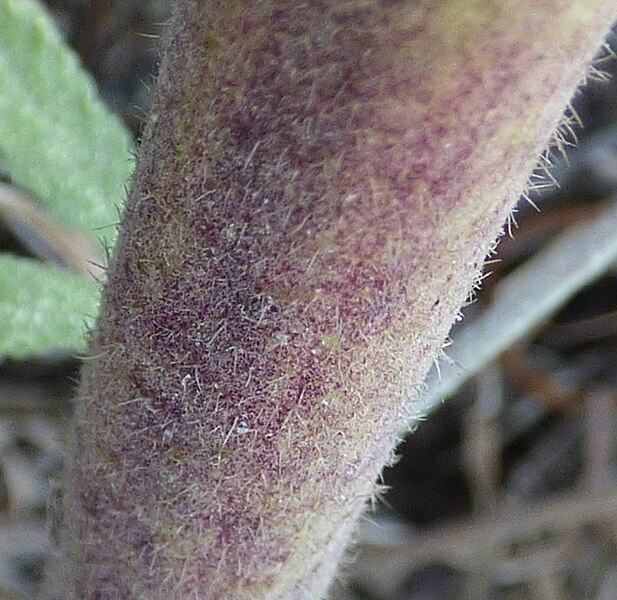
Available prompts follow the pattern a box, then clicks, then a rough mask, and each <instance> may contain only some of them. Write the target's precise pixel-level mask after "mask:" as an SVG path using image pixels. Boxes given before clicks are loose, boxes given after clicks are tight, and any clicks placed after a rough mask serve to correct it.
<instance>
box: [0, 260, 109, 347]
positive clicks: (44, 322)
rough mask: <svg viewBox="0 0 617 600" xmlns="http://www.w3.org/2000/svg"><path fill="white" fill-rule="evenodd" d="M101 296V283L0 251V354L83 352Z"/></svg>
mask: <svg viewBox="0 0 617 600" xmlns="http://www.w3.org/2000/svg"><path fill="white" fill-rule="evenodd" d="M99 297H100V290H99V285H98V284H97V283H95V282H94V281H91V280H88V279H86V278H85V277H81V276H79V275H75V274H73V273H71V272H69V271H65V270H63V269H59V268H57V267H53V266H51V265H47V264H45V263H42V262H39V261H36V260H33V259H30V258H21V257H16V256H12V255H9V254H0V357H2V356H4V357H6V356H8V357H11V358H15V359H20V358H27V357H30V356H33V355H37V354H41V353H43V352H45V351H48V350H50V349H56V348H62V349H67V350H70V351H75V350H82V349H83V348H85V346H86V336H85V332H86V331H87V329H88V328H91V327H92V325H93V323H94V318H95V315H96V313H97V311H98V304H99Z"/></svg>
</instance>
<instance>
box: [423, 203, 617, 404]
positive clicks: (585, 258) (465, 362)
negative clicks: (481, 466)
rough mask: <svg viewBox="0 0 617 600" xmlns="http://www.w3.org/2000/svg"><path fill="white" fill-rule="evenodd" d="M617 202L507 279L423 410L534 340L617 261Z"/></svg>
mask: <svg viewBox="0 0 617 600" xmlns="http://www.w3.org/2000/svg"><path fill="white" fill-rule="evenodd" d="M615 231H617V201H613V202H612V204H611V205H610V206H609V207H608V208H607V209H606V210H605V211H604V212H603V213H601V214H600V216H599V217H598V218H597V219H595V220H594V221H593V222H591V223H588V224H586V225H581V226H577V227H574V228H573V229H572V230H570V231H567V232H566V233H564V234H563V235H561V236H559V237H558V238H557V239H556V240H555V241H553V242H552V243H550V244H549V245H548V247H547V248H545V249H544V250H543V251H541V252H540V253H539V254H538V255H537V256H535V257H534V258H532V259H530V260H529V261H527V263H525V264H524V265H523V266H521V267H519V268H518V269H517V270H516V271H514V272H513V273H512V274H511V275H509V276H508V277H507V278H505V279H504V280H503V281H502V282H501V283H500V284H499V285H498V286H497V287H496V290H495V300H494V302H493V304H492V305H491V306H490V307H489V308H488V309H486V311H484V312H483V313H482V314H481V315H480V316H479V317H478V318H477V319H476V320H475V321H474V322H472V323H470V324H469V325H467V326H466V327H464V328H463V329H461V330H460V331H459V332H458V333H457V334H456V336H455V338H454V342H453V344H452V345H451V346H450V347H449V348H448V352H447V353H448V356H449V360H448V361H447V362H446V361H442V363H441V364H440V368H439V371H438V370H437V369H433V371H432V372H431V373H429V376H428V378H427V380H426V382H427V389H426V392H425V393H424V395H423V397H422V400H421V401H422V405H421V408H422V410H423V411H425V412H426V413H429V412H431V411H433V410H434V409H435V408H436V407H437V406H439V404H440V402H441V401H442V400H443V399H444V398H446V397H448V396H450V395H452V394H453V393H454V392H455V391H456V390H457V389H458V387H459V386H460V385H462V384H463V383H464V382H465V381H466V380H467V379H469V378H470V377H472V376H474V375H476V374H477V373H478V372H479V371H480V370H481V369H482V368H483V367H484V366H485V365H487V364H488V363H490V362H491V361H493V360H494V359H495V358H496V357H497V356H499V354H501V353H502V352H503V351H504V350H506V349H507V348H509V347H510V346H511V345H512V344H513V343H515V342H516V341H518V340H520V339H521V338H523V337H524V336H526V335H528V334H529V333H530V332H531V331H533V329H535V328H536V327H538V326H539V325H540V324H541V323H542V322H543V321H544V320H546V319H547V318H548V317H549V316H550V315H551V314H552V313H554V312H555V311H556V310H557V309H559V308H560V307H561V306H562V305H563V304H564V303H565V302H566V301H567V300H568V299H570V298H571V297H572V296H573V295H574V294H575V293H576V292H577V291H578V290H580V289H581V288H582V287H583V286H585V285H587V284H589V283H590V282H591V281H593V280H594V279H596V278H597V277H599V276H600V275H602V274H603V273H604V272H605V271H606V270H607V269H608V268H609V267H610V265H611V264H612V263H613V262H615V261H616V260H617V235H615Z"/></svg>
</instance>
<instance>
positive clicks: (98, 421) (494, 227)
mask: <svg viewBox="0 0 617 600" xmlns="http://www.w3.org/2000/svg"><path fill="white" fill-rule="evenodd" d="M616 16H617V3H616V2H614V1H607V0H571V1H566V0H510V1H508V2H505V1H504V2H498V1H493V0H472V1H469V0H464V1H463V0H444V1H440V2H436V1H427V0H424V1H423V0H415V1H411V0H398V1H397V0H349V1H344V2H342V1H340V0H317V1H315V2H303V1H300V0H285V1H284V2H283V1H278V0H277V1H274V0H261V1H257V0H253V1H249V0H234V1H227V2H219V1H215V0H206V1H204V0H200V1H197V0H178V2H177V3H176V8H175V16H174V19H173V21H172V23H171V26H170V36H169V40H168V43H167V45H166V50H165V55H164V60H163V63H162V65H161V71H160V75H159V81H158V89H157V93H156V99H155V102H154V106H153V109H152V113H151V116H150V120H149V124H148V127H147V129H146V133H145V135H144V139H143V141H142V145H141V150H140V156H139V159H138V162H137V169H136V173H135V177H134V180H133V185H132V188H131V191H130V194H129V198H128V202H127V205H126V210H125V214H124V219H123V223H122V227H121V233H120V240H119V244H118V247H117V250H116V252H115V255H114V257H113V261H112V264H111V267H110V269H109V274H108V283H107V285H106V287H105V293H104V303H103V307H102V311H101V314H100V318H99V321H98V326H97V329H96V331H95V332H94V334H93V337H92V343H91V347H92V358H91V359H89V360H87V361H86V363H85V366H84V370H83V379H82V382H81V387H80V393H79V402H78V405H77V411H76V420H75V434H74V441H73V443H72V449H71V459H70V465H69V477H68V483H67V491H66V504H65V510H66V521H67V528H66V531H65V537H66V539H65V551H66V562H65V567H66V571H67V573H68V577H69V579H70V581H71V586H72V587H71V589H70V590H69V591H68V592H67V591H66V590H64V597H68V596H69V595H70V594H73V596H74V597H76V598H79V599H88V598H92V599H93V598H110V599H116V598H127V599H128V598H151V599H155V598H161V599H163V598H165V599H169V598H178V599H183V598H199V599H204V600H207V599H212V600H214V599H216V600H225V599H228V600H231V599H234V600H248V599H252V600H256V599H263V600H265V599H267V600H275V599H276V600H278V599H281V600H283V599H285V600H290V599H292V600H300V599H309V598H321V597H322V596H323V595H324V594H325V593H326V591H327V588H328V585H329V583H330V581H331V579H332V577H333V576H334V574H335V572H336V570H337V568H338V565H339V563H340V560H341V557H342V556H343V553H344V549H345V547H346V545H347V544H348V541H349V539H350V536H351V535H352V531H353V527H354V523H355V522H356V520H357V519H358V517H359V515H360V514H361V512H362V510H363V507H364V506H365V503H366V501H367V499H369V498H370V497H371V496H373V495H374V494H375V492H376V485H375V483H374V482H375V480H376V478H377V476H378V474H379V471H380V469H381V468H382V466H383V465H384V463H386V462H387V461H388V460H389V459H390V457H391V456H392V451H393V448H394V446H395V444H396V442H397V439H398V434H399V433H400V431H399V430H400V428H401V427H402V425H403V424H404V423H405V422H407V421H408V419H409V416H410V414H414V413H416V412H419V408H418V407H417V405H416V404H415V403H414V398H415V396H416V392H417V390H418V389H419V386H420V385H421V382H422V379H423V377H424V375H425V373H426V371H427V369H428V367H429V366H430V364H431V362H432V361H433V360H434V359H435V357H436V356H437V354H438V352H439V351H440V349H441V347H442V344H443V341H444V338H445V336H446V335H447V332H448V329H449V327H450V325H451V323H452V321H453V319H454V317H455V315H456V314H457V311H458V309H459V307H460V306H461V304H462V303H463V302H464V301H465V299H466V297H467V295H468V294H469V292H470V289H471V288H472V285H473V284H474V282H476V281H477V278H478V274H479V271H480V268H481V265H482V262H483V259H484V257H485V256H486V254H487V253H488V252H489V250H490V249H491V247H492V245H493V243H494V240H495V238H496V236H497V235H498V233H499V232H500V229H501V227H502V225H503V222H504V221H505V219H506V217H507V215H508V213H509V211H510V210H511V209H512V207H513V205H514V204H515V202H516V201H517V199H518V197H519V195H520V193H521V192H522V191H523V189H524V187H525V182H526V179H527V177H528V175H529V173H530V172H531V170H532V168H533V167H534V165H535V163H536V160H537V157H538V156H539V154H540V153H541V152H542V150H543V149H544V148H545V147H546V145H547V143H548V141H549V139H550V138H551V135H552V134H553V133H554V132H555V130H556V128H557V126H558V124H559V122H560V119H561V118H562V113H563V110H564V107H566V106H567V103H568V101H569V99H570V97H571V95H572V93H573V91H574V89H575V87H576V86H577V84H579V83H580V81H581V79H582V78H583V76H584V74H585V73H586V72H587V71H588V68H589V65H590V62H591V59H592V56H593V54H594V51H595V49H596V48H597V47H598V46H599V45H600V44H601V42H602V40H603V39H604V36H605V35H606V33H607V31H608V27H609V25H610V23H611V21H612V19H614V18H615V17H616ZM50 595H52V596H53V593H50Z"/></svg>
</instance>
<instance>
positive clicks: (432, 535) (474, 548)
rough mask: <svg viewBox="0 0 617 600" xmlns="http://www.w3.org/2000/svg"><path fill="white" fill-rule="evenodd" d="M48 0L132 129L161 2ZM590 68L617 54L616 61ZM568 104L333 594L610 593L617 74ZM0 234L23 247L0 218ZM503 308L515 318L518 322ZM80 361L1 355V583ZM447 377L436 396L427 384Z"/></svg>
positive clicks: (390, 599)
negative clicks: (571, 126)
mask: <svg viewBox="0 0 617 600" xmlns="http://www.w3.org/2000/svg"><path fill="white" fill-rule="evenodd" d="M46 4H47V5H48V6H49V8H50V9H51V11H52V13H53V15H54V17H55V18H56V20H57V23H58V25H59V27H60V29H61V30H62V32H63V34H64V35H65V36H66V39H67V41H68V42H69V43H70V44H71V45H72V46H73V48H74V49H75V50H76V52H77V53H78V54H79V55H80V57H81V60H82V62H83V63H84V65H85V66H86V68H87V69H88V70H89V71H90V72H91V73H92V74H93V75H94V77H95V78H96V80H97V82H98V84H99V86H100V90H101V93H102V95H103V97H104V98H105V100H106V101H107V102H108V104H109V106H111V107H112V109H113V110H115V111H116V112H117V113H118V114H119V115H121V117H122V118H123V119H124V121H125V123H126V124H127V125H128V127H129V128H130V129H131V131H132V132H133V134H134V136H135V138H136V139H138V138H139V133H140V128H141V127H142V124H143V119H144V115H145V114H146V111H147V108H148V104H149V99H150V89H151V83H152V78H153V74H154V72H155V69H156V64H157V58H158V54H157V50H156V38H157V36H158V35H159V33H160V32H161V30H162V24H163V23H164V22H165V20H166V19H167V18H168V16H169V15H168V11H169V4H170V3H168V2H163V1H160V0H90V1H89V0H46ZM614 45H615V47H617V44H614ZM598 67H599V68H600V69H602V70H603V71H606V72H607V73H609V72H611V71H616V70H617V59H605V60H603V61H602V63H601V64H599V65H598ZM573 108H574V111H575V112H576V114H577V115H579V116H580V119H581V120H582V122H583V123H584V125H585V127H584V129H580V128H578V129H577V131H576V136H577V137H578V145H577V146H576V147H575V146H572V147H571V148H569V149H568V152H567V160H565V159H564V158H563V157H562V156H560V155H559V154H558V153H556V154H555V156H554V157H553V158H552V160H553V163H554V168H553V171H552V173H553V176H554V178H555V179H556V180H557V183H558V184H559V185H558V186H557V185H551V186H550V189H546V186H543V185H540V186H538V188H539V189H537V190H534V191H531V192H530V196H531V200H532V202H533V203H535V204H537V205H539V206H540V207H541V211H540V212H539V211H537V210H535V209H534V207H533V205H532V203H530V202H528V201H525V200H523V201H522V202H521V205H520V207H519V210H518V211H517V213H516V215H515V216H514V221H515V222H513V223H512V224H511V227H510V229H511V234H512V235H511V236H510V235H506V236H505V237H504V239H503V241H502V242H501V243H500V245H499V247H498V251H497V253H496V254H495V256H492V257H491V260H490V264H488V265H487V269H486V273H487V277H486V278H485V280H484V282H483V287H482V290H481V291H480V292H479V293H478V294H477V296H476V298H475V301H474V302H473V303H470V304H469V306H467V307H466V308H465V310H464V314H465V318H464V319H463V320H462V321H461V322H460V323H458V324H457V326H456V327H455V329H454V330H453V332H452V338H453V340H454V342H453V345H452V353H450V350H449V349H446V354H448V355H450V359H444V360H443V361H442V365H443V373H442V381H441V384H440V383H439V378H438V377H434V378H433V380H432V383H429V386H428V387H427V393H426V399H425V403H426V408H427V410H429V411H430V413H431V414H430V417H429V418H427V419H426V420H425V421H424V422H422V423H420V424H419V426H417V427H415V428H414V429H415V431H414V433H413V434H411V435H409V436H407V438H406V440H405V441H404V443H403V444H402V445H401V447H400V448H399V455H400V457H399V460H398V462H397V464H396V465H395V466H393V467H391V468H388V469H386V471H385V472H384V473H383V481H382V483H383V485H384V486H386V488H387V491H386V492H384V494H383V496H382V497H381V498H380V501H379V502H378V504H377V506H376V507H375V509H374V511H372V512H370V513H369V514H367V517H366V518H365V519H364V521H363V523H362V525H361V527H360V530H359V533H358V536H357V545H356V547H355V549H354V550H353V551H352V553H351V554H352V556H353V557H354V559H355V560H353V561H352V560H351V559H350V561H349V565H350V566H349V568H348V570H347V573H346V574H345V576H344V578H343V579H342V581H341V582H340V583H338V584H337V585H336V586H335V588H334V589H333V591H332V600H354V599H355V600H450V599H455V598H470V599H478V600H484V599H487V600H488V599H493V598H495V599H500V600H501V599H508V600H510V599H512V600H514V599H529V598H534V599H535V598H537V599H538V600H553V599H564V600H567V599H573V600H579V599H594V600H611V599H613V600H614V599H617V484H616V478H615V454H616V444H615V438H616V429H615V425H616V424H617V415H616V411H615V402H616V400H617V369H616V366H617V262H616V263H615V264H614V265H613V266H611V267H609V268H608V269H607V268H605V267H603V268H602V269H598V267H597V266H595V267H594V266H593V265H596V264H597V262H598V260H600V262H601V259H602V258H603V257H606V256H609V254H610V244H611V239H610V238H611V237H612V238H615V243H617V228H616V229H614V236H613V235H611V234H612V231H613V230H612V229H611V228H610V227H609V229H608V235H607V231H605V230H604V233H603V234H602V235H600V234H598V233H597V231H598V230H597V227H601V225H602V223H604V224H606V223H608V222H609V221H608V217H607V216H606V215H607V212H606V211H609V212H610V210H611V207H613V206H614V203H615V201H616V200H617V196H616V192H617V82H616V80H615V78H614V77H613V78H611V77H608V76H607V77H603V76H602V75H601V74H598V75H596V76H595V77H593V79H592V80H591V81H590V83H589V85H588V86H587V87H586V88H585V89H584V90H583V91H582V92H581V93H579V94H578V96H577V97H576V98H575V100H574V102H573ZM568 140H570V141H573V139H572V138H571V137H568ZM613 212H615V211H614V210H613ZM613 218H614V217H613ZM616 222H617V221H616ZM594 227H595V228H596V229H594ZM572 232H582V233H580V234H579V233H577V234H576V235H572ZM583 238H584V239H583ZM556 239H557V240H561V241H558V242H556V241H555V240H556ZM581 239H583V242H584V244H583V246H577V245H576V244H577V243H579V242H580V240H581ZM577 240H578V241H577ZM583 242H580V243H583ZM556 243H562V246H563V248H562V249H561V250H560V252H561V254H560V256H564V255H565V256H567V257H570V256H571V257H572V258H571V259H570V258H568V261H570V260H571V262H568V261H566V266H565V269H566V272H568V273H569V272H573V271H574V270H576V269H581V270H582V271H583V276H582V279H579V281H578V283H577V284H574V283H572V284H567V285H568V286H569V287H567V286H566V287H567V289H566V291H565V292H563V294H562V296H561V297H560V299H558V300H555V301H554V302H553V305H552V306H551V307H549V308H548V309H546V310H544V312H542V311H541V312H540V313H538V314H536V313H534V309H535V307H538V306H541V305H542V302H541V300H542V298H544V297H545V296H546V295H548V292H550V291H551V290H552V289H553V288H554V287H555V285H554V284H553V283H552V282H554V280H555V277H557V278H558V281H560V282H561V281H565V280H566V279H567V277H564V276H562V275H559V274H557V275H556V274H555V271H554V270H555V268H556V263H557V262H558V261H556V260H555V259H554V256H555V254H554V253H555V252H556V250H555V248H553V247H552V246H554V245H555V244H556ZM581 247H584V248H585V251H584V252H583V250H581ZM560 248H561V246H560ZM564 248H565V249H564ZM0 250H10V251H11V252H14V253H21V254H24V255H27V252H28V251H27V250H26V248H25V246H24V245H23V244H22V241H21V239H20V238H19V237H18V236H17V235H16V234H15V232H14V230H13V229H10V228H9V227H7V226H5V225H3V224H2V222H1V221H0ZM568 253H570V254H568ZM583 255H584V257H586V259H587V262H584V261H583V262H584V264H582V265H580V264H579V262H580V261H581V260H582V259H581V257H583ZM577 261H579V262H577ZM608 262H609V263H610V262H611V261H608ZM586 265H587V266H586ZM590 265H591V266H590ZM525 268H527V269H528V272H527V273H526V275H525V278H524V279H520V277H521V276H520V275H519V274H520V273H521V272H522V271H521V269H525ZM594 269H595V271H594ZM598 271H601V274H599V273H598ZM517 277H518V278H519V279H517ZM521 281H524V283H521ZM581 282H583V283H581ZM542 284H545V285H546V286H548V287H547V290H546V291H545V292H543V291H542ZM527 285H528V286H529V291H527V287H525V286H527ZM579 288H580V289H579ZM512 289H514V290H517V291H518V293H520V292H521V290H523V292H524V295H525V296H526V297H527V298H528V299H531V302H530V304H531V307H527V306H522V304H521V303H520V302H519V303H518V304H517V303H516V302H517V301H516V299H514V300H512V298H513V296H512V294H509V292H508V291H509V290H512ZM508 302H510V304H508ZM512 302H514V304H512ZM517 307H518V308H517ZM518 309H520V310H518ZM517 310H518V312H517ZM500 311H501V312H500ZM515 313H516V319H518V320H517V322H520V323H522V325H521V327H520V328H519V332H518V333H517V335H516V336H512V335H511V334H510V333H509V326H510V325H511V323H512V322H513V321H514V320H515V319H514V317H513V315H514V314H515ZM483 319H485V321H486V322H488V321H490V323H491V324H492V325H491V326H490V327H489V326H488V325H486V324H485V321H483ZM485 325H486V326H485ZM474 326H475V329H474ZM465 332H467V333H465ZM465 335H467V338H465ZM458 339H462V340H464V339H467V340H468V341H467V344H466V345H465V344H464V343H463V344H461V345H460V346H457V340H458ZM469 340H471V343H469ZM496 342H498V343H496ZM468 359H469V360H470V364H473V365H474V366H473V368H472V367H470V366H469V367H468V366H466V362H465V361H467V360H468ZM474 361H475V362H474ZM78 367H79V365H78V363H77V361H76V360H74V359H73V358H72V357H71V356H67V355H62V354H58V353H50V354H49V355H47V356H45V357H42V358H40V359H37V360H36V361H24V362H15V361H8V362H3V363H1V364H0V600H4V599H9V598H10V599H14V598H15V599H18V598H19V599H21V600H24V599H29V598H33V597H34V594H35V593H36V587H37V584H38V582H39V581H40V577H41V573H42V566H43V564H44V560H45V556H46V553H47V551H48V542H47V532H46V530H45V514H46V506H47V502H48V496H49V482H50V480H51V479H52V478H53V477H54V476H55V475H57V473H58V472H59V470H60V469H61V468H62V461H63V448H64V439H65V435H66V431H67V423H68V421H69V419H70V415H71V396H72V394H73V390H74V387H75V380H76V378H77V376H78ZM450 380H451V381H452V382H453V383H452V384H451V386H450V388H449V391H448V394H449V395H450V396H451V397H450V398H449V399H448V400H446V401H444V402H442V401H441V400H440V397H439V390H437V388H438V387H439V385H442V386H443V385H444V384H445V383H447V382H448V381H450ZM459 380H460V381H459ZM444 382H445V383H444ZM436 390H437V391H436ZM51 497H52V498H53V493H52V494H51ZM51 527H52V529H53V524H51Z"/></svg>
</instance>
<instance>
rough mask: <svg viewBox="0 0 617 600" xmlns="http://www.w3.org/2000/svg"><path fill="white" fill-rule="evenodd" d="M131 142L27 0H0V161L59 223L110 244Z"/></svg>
mask: <svg viewBox="0 0 617 600" xmlns="http://www.w3.org/2000/svg"><path fill="white" fill-rule="evenodd" d="M130 151H131V141H130V137H129V134H128V132H127V131H126V129H125V128H124V126H123V125H122V124H121V122H120V120H119V119H118V118H116V117H115V116H114V115H112V114H111V113H110V112H109V110H107V108H106V107H105V106H104V105H103V103H102V101H101V100H100V99H99V98H98V95H97V91H96V87H95V84H94V82H93V80H92V78H91V77H90V76H89V75H88V74H87V73H85V72H84V71H83V69H82V68H81V67H80V65H79V61H78V59H77V57H76V55H75V54H74V53H73V52H72V51H71V50H70V49H69V48H68V47H67V46H66V44H64V42H63V41H62V39H61V37H60V35H59V33H58V32H57V30H56V29H55V27H54V25H53V23H52V21H51V18H50V17H49V15H48V14H47V12H46V11H45V9H44V8H43V7H42V6H41V4H40V3H39V2H37V1H35V0H0V160H1V161H2V165H3V167H4V168H5V169H6V170H8V172H9V174H10V175H11V177H12V178H13V181H14V182H15V183H16V184H18V185H20V186H22V187H24V188H26V189H28V190H30V191H31V192H33V193H34V195H35V196H36V197H37V198H38V200H39V201H40V202H41V204H42V206H43V207H44V209H45V210H46V211H47V212H48V214H49V215H50V216H51V217H52V218H54V219H56V220H57V221H58V222H59V223H61V224H63V225H65V226H67V227H69V228H72V229H76V230H79V231H82V232H84V233H87V234H88V235H90V236H98V237H99V239H101V240H102V241H103V243H104V244H105V245H106V247H111V246H112V245H113V242H114V240H115V236H116V227H115V224H116V222H117V220H118V207H119V206H120V205H121V204H122V202H123V200H124V196H125V191H124V189H125V185H126V184H127V182H128V179H129V177H130V174H131V172H132V168H133V160H132V157H131V154H130Z"/></svg>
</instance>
